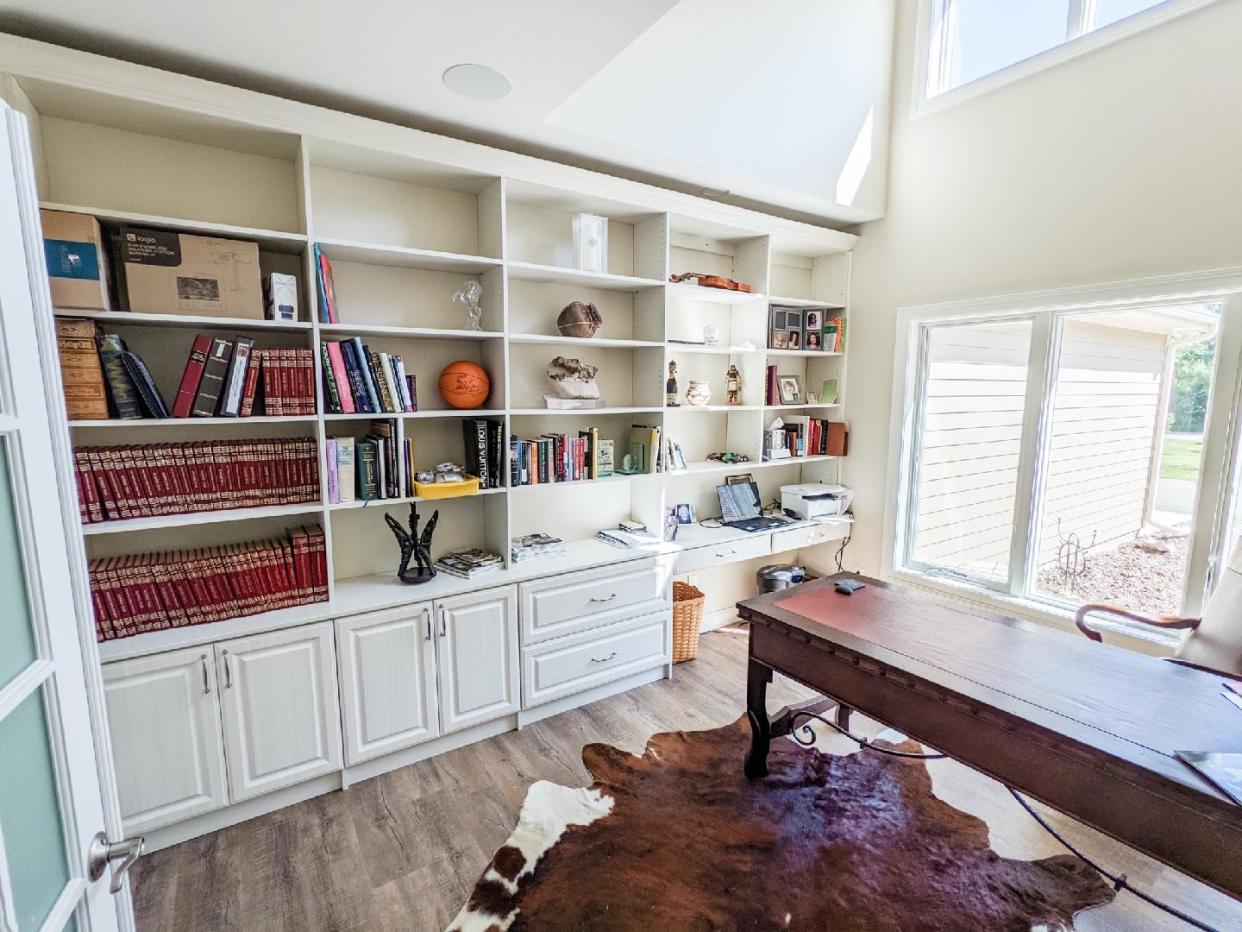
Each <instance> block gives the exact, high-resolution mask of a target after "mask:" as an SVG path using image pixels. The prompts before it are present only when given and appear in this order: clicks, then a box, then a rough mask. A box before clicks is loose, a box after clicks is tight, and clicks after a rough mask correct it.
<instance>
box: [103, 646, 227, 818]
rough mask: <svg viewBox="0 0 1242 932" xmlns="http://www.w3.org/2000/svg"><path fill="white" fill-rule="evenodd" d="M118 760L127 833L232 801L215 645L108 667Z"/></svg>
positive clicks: (110, 713) (106, 679) (114, 753)
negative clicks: (226, 775)
mask: <svg viewBox="0 0 1242 932" xmlns="http://www.w3.org/2000/svg"><path fill="white" fill-rule="evenodd" d="M103 678H104V698H105V701H106V704H107V707H108V730H109V732H110V733H111V735H112V762H113V764H114V765H115V767H116V785H117V791H118V793H119V795H120V797H121V816H122V818H123V819H124V820H125V831H126V832H127V833H133V834H142V833H143V832H146V831H150V830H151V829H153V828H159V827H160V826H162V825H170V824H171V823H173V822H180V821H181V820H183V819H188V818H190V817H191V816H196V815H200V814H202V813H204V812H210V811H211V810H213V809H219V808H220V807H221V806H223V805H224V804H225V803H226V802H227V801H228V800H227V798H226V794H225V783H224V744H223V741H222V739H221V736H220V704H219V699H218V698H217V695H216V688H217V686H216V671H215V659H214V658H213V657H212V653H211V647H210V646H205V647H202V648H190V649H187V650H178V651H172V652H171V653H167V654H154V655H152V656H150V657H139V658H137V659H135V660H123V661H120V662H119V663H106V664H104V665H103Z"/></svg>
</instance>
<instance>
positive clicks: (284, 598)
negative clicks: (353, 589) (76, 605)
mask: <svg viewBox="0 0 1242 932" xmlns="http://www.w3.org/2000/svg"><path fill="white" fill-rule="evenodd" d="M90 581H91V599H92V601H93V603H94V608H95V632H96V636H97V637H98V639H99V640H100V641H109V640H113V639H115V638H123V637H130V636H131V635H135V634H144V633H146V632H148V631H162V630H165V629H168V628H181V627H186V626H188V625H200V624H207V623H209V622H213V621H223V620H224V619H226V618H238V617H241V616H244V615H257V614H260V613H262V612H270V611H275V610H277V609H282V608H291V607H293V606H295V605H307V604H310V603H314V602H326V601H327V599H328V564H327V556H326V550H325V544H324V534H323V530H322V529H321V528H319V527H318V526H317V525H316V526H313V527H304V528H297V529H295V530H292V531H288V532H286V533H285V535H284V536H283V537H276V538H271V539H269V540H259V541H250V542H247V543H241V544H231V545H225V546H217V547H203V548H198V549H195V550H177V551H169V552H163V553H146V554H134V555H131V556H122V557H107V558H104V559H97V560H92V561H91V563H90Z"/></svg>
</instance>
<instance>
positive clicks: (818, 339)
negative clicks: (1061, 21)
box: [805, 330, 824, 350]
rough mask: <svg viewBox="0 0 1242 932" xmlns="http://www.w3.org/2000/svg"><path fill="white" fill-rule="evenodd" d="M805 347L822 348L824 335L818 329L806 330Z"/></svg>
mask: <svg viewBox="0 0 1242 932" xmlns="http://www.w3.org/2000/svg"><path fill="white" fill-rule="evenodd" d="M805 348H806V349H809V350H822V349H823V348H824V335H823V334H822V333H820V332H819V331H818V330H808V331H807V332H806V347H805Z"/></svg>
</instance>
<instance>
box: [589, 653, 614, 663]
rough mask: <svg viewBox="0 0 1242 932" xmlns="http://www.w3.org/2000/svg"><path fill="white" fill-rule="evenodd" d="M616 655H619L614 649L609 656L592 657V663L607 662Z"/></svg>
mask: <svg viewBox="0 0 1242 932" xmlns="http://www.w3.org/2000/svg"><path fill="white" fill-rule="evenodd" d="M615 656H617V652H616V651H615V650H614V651H613V652H612V653H611V654H609V655H608V656H607V657H592V658H591V663H607V662H608V661H609V660H611V659H612V658H613V657H615Z"/></svg>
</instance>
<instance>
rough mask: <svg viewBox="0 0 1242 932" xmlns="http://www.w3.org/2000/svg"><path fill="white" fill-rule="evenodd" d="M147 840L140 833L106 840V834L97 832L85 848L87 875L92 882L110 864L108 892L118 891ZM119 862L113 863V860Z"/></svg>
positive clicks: (101, 874) (100, 875)
mask: <svg viewBox="0 0 1242 932" xmlns="http://www.w3.org/2000/svg"><path fill="white" fill-rule="evenodd" d="M146 843H147V840H146V838H144V837H143V836H142V835H136V836H134V837H133V838H125V839H122V840H121V841H108V836H107V835H105V834H104V833H103V832H99V833H98V834H96V835H95V837H94V838H92V839H91V843H90V847H88V848H87V849H86V871H87V876H89V877H90V879H91V881H92V882H94V881H96V880H98V879H99V878H100V877H102V876H103V872H104V869H105V868H106V867H107V866H108V865H109V864H112V865H113V867H112V881H111V882H110V883H109V884H108V892H109V893H120V892H121V885H122V884H124V883H125V874H126V873H127V872H128V871H129V869H130V868H131V867H132V866H133V864H134V862H135V861H137V860H138V855H140V854H142V849H143V846H144V845H146ZM118 861H119V862H120V863H119V864H118V863H114V862H118Z"/></svg>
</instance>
